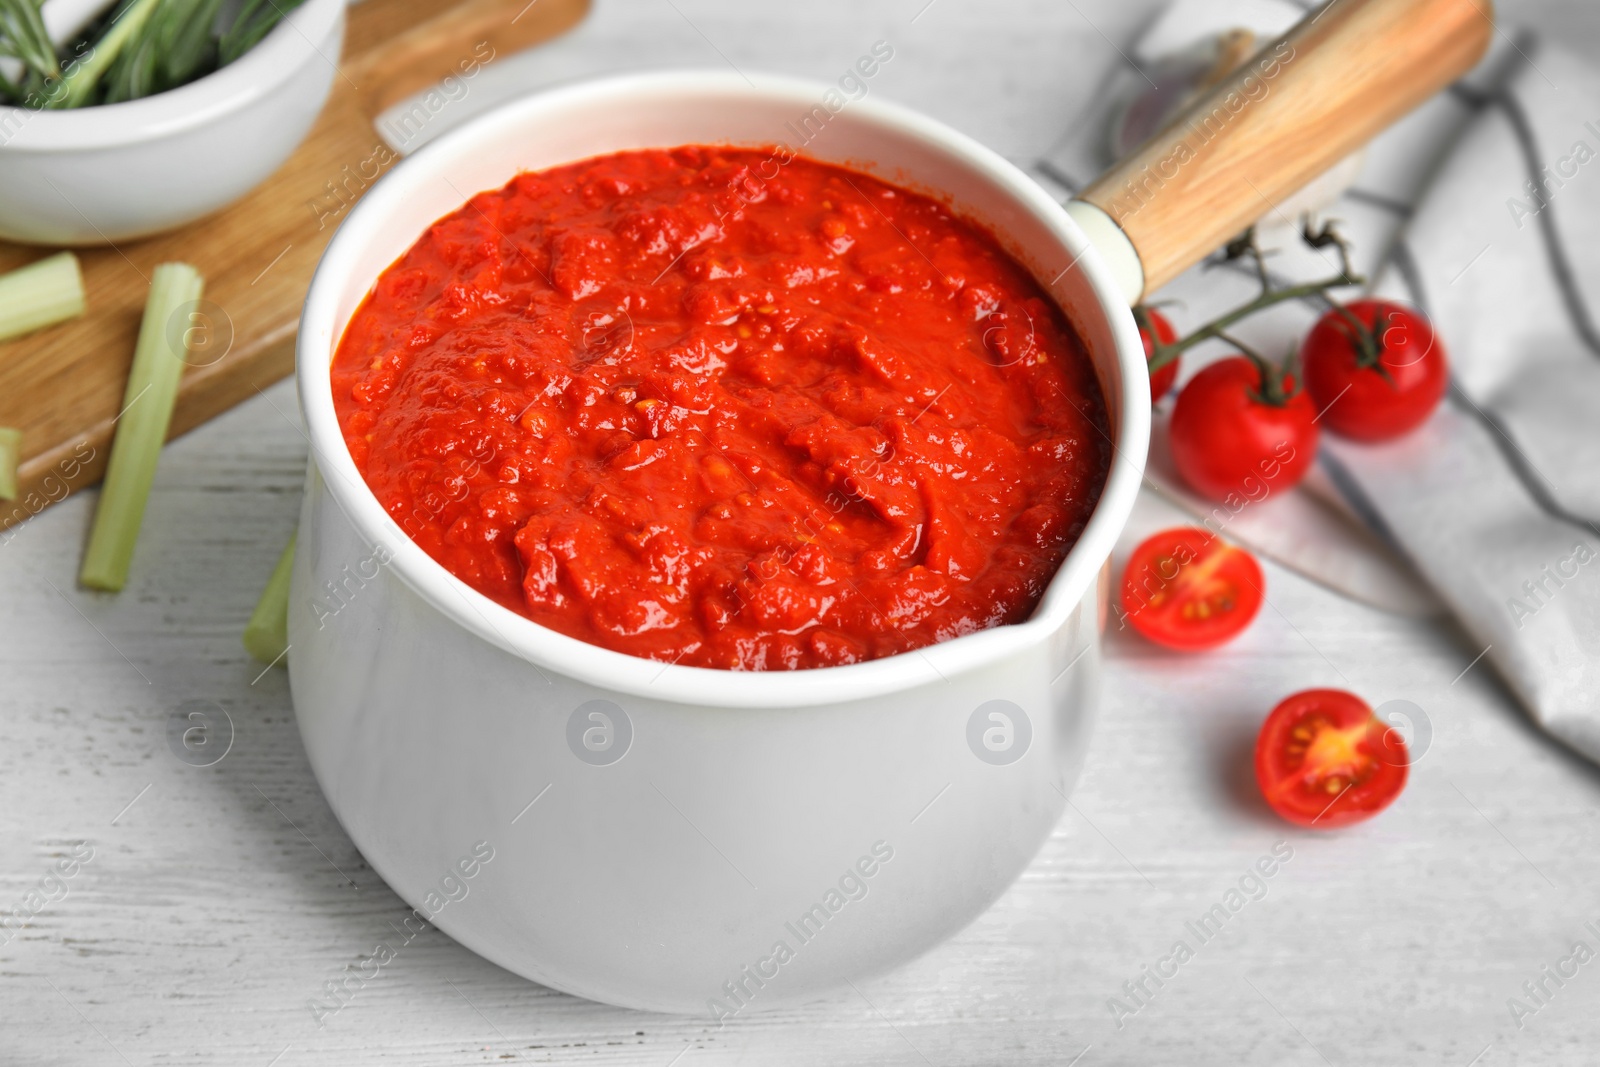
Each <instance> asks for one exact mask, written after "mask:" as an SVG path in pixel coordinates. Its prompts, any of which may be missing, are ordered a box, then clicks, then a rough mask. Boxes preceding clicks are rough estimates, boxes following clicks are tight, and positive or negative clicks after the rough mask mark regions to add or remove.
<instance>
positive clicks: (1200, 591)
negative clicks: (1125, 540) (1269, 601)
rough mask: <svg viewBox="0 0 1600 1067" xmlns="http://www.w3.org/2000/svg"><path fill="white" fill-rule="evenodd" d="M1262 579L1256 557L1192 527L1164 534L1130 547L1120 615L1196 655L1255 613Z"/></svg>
mask: <svg viewBox="0 0 1600 1067" xmlns="http://www.w3.org/2000/svg"><path fill="white" fill-rule="evenodd" d="M1265 588H1266V579H1265V578H1263V577H1262V574H1261V565H1260V564H1258V563H1257V562H1256V560H1255V557H1254V556H1252V555H1251V554H1250V553H1248V552H1246V551H1245V550H1244V549H1242V548H1235V547H1234V546H1233V545H1230V544H1228V543H1227V542H1226V541H1223V540H1221V539H1219V538H1217V537H1213V536H1212V535H1211V534H1210V533H1209V532H1208V531H1206V530H1202V529H1199V528H1198V527H1194V526H1180V527H1178V528H1176V529H1172V530H1163V531H1161V532H1160V533H1158V534H1156V535H1155V536H1153V537H1150V538H1147V539H1146V540H1144V541H1143V542H1141V543H1140V545H1139V547H1138V548H1136V549H1134V550H1133V555H1132V556H1131V557H1130V558H1129V560H1128V567H1127V569H1126V570H1124V571H1123V572H1122V593H1121V600H1122V610H1123V613H1124V614H1125V615H1126V616H1127V619H1128V623H1129V625H1131V626H1132V627H1133V628H1134V629H1135V630H1137V631H1139V633H1141V634H1143V635H1144V636H1145V637H1147V638H1149V639H1150V640H1152V641H1154V642H1155V643H1156V644H1158V645H1165V646H1166V647H1167V648H1176V649H1180V650H1182V651H1184V652H1198V651H1201V650H1202V649H1207V648H1216V647H1217V646H1218V645H1221V644H1224V643H1226V642H1228V641H1231V640H1233V638H1234V637H1236V636H1237V635H1238V634H1239V632H1240V631H1242V630H1243V629H1244V628H1245V627H1246V626H1249V625H1250V620H1252V619H1254V618H1255V617H1256V612H1258V611H1260V610H1261V598H1262V590H1263V589H1265Z"/></svg>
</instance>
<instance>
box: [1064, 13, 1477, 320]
mask: <svg viewBox="0 0 1600 1067" xmlns="http://www.w3.org/2000/svg"><path fill="white" fill-rule="evenodd" d="M1493 18H1494V12H1493V9H1492V7H1491V6H1490V0H1333V2H1332V3H1329V4H1327V5H1325V6H1324V7H1322V8H1321V9H1320V10H1318V11H1317V12H1315V13H1313V14H1311V15H1308V16H1307V17H1306V18H1305V19H1303V20H1302V21H1301V22H1300V23H1299V24H1298V25H1296V26H1295V27H1294V28H1293V29H1291V30H1290V31H1289V32H1288V33H1287V34H1286V35H1284V36H1283V37H1282V38H1280V39H1279V40H1277V41H1274V42H1273V43H1271V44H1269V45H1267V46H1266V47H1265V48H1264V49H1262V50H1261V51H1260V52H1258V53H1256V56H1255V58H1253V59H1250V60H1248V61H1246V62H1245V63H1244V65H1243V66H1241V67H1240V68H1239V69H1238V70H1236V71H1234V73H1233V74H1231V75H1230V76H1229V77H1227V78H1226V79H1224V80H1223V81H1222V82H1221V83H1219V84H1218V85H1217V86H1215V87H1214V88H1213V89H1211V91H1209V92H1208V93H1206V94H1205V95H1204V96H1203V97H1201V98H1200V99H1199V100H1197V101H1196V102H1195V103H1194V104H1193V105H1191V106H1190V107H1188V108H1187V109H1185V110H1184V111H1183V112H1182V113H1181V114H1180V115H1179V116H1178V117H1177V118H1176V119H1174V120H1173V122H1172V123H1171V124H1170V125H1169V126H1167V128H1166V129H1164V130H1162V131H1161V132H1160V133H1158V134H1156V135H1155V136H1154V137H1152V138H1151V139H1150V140H1149V141H1147V142H1146V143H1145V144H1144V145H1143V146H1141V147H1140V148H1139V149H1138V150H1137V151H1135V152H1134V153H1133V154H1132V155H1131V156H1129V157H1128V158H1127V159H1124V160H1122V161H1121V162H1119V163H1118V164H1116V165H1115V166H1114V167H1112V168H1111V169H1110V170H1109V171H1107V172H1106V173H1105V174H1103V175H1102V176H1101V177H1100V178H1098V179H1097V180H1096V181H1095V183H1094V184H1093V185H1091V186H1089V188H1088V189H1086V190H1084V192H1083V193H1082V194H1081V197H1080V199H1082V200H1084V201H1087V202H1088V203H1090V204H1092V205H1094V206H1095V207H1097V208H1099V209H1100V210H1101V211H1104V212H1105V213H1106V214H1107V215H1109V216H1110V217H1111V220H1112V221H1113V222H1115V223H1116V224H1117V225H1118V226H1119V227H1121V229H1122V232H1123V233H1124V234H1125V235H1126V236H1127V238H1128V239H1129V240H1130V241H1131V242H1132V244H1133V248H1134V250H1135V251H1136V252H1137V253H1138V257H1139V261H1140V263H1142V264H1143V267H1144V286H1143V289H1144V292H1145V293H1150V292H1152V291H1153V290H1155V289H1157V288H1159V287H1160V286H1161V285H1163V284H1165V283H1166V282H1168V281H1171V280H1172V279H1173V278H1174V277H1176V276H1177V275H1178V274H1179V273H1181V272H1182V271H1183V270H1184V269H1186V268H1188V267H1190V266H1192V265H1194V264H1195V263H1197V262H1199V261H1200V260H1201V259H1202V258H1204V257H1205V256H1206V255H1208V254H1209V253H1210V252H1212V251H1214V250H1215V249H1217V248H1218V247H1220V246H1221V245H1223V244H1224V243H1226V242H1227V241H1228V240H1230V239H1231V238H1233V237H1234V236H1236V235H1237V234H1239V233H1240V232H1241V231H1243V230H1244V229H1245V228H1246V227H1247V226H1249V225H1250V224H1251V223H1252V222H1254V221H1255V220H1256V219H1258V218H1260V217H1261V216H1262V215H1263V214H1265V213H1266V211H1267V210H1268V209H1269V208H1270V207H1271V206H1272V205H1275V204H1277V203H1278V202H1279V201H1280V200H1282V199H1284V198H1285V197H1287V196H1288V195H1290V194H1291V193H1293V192H1295V191H1296V190H1298V189H1300V188H1301V187H1302V186H1304V185H1305V184H1306V183H1307V182H1309V181H1310V180H1311V179H1312V178H1315V177H1316V176H1317V175H1319V174H1321V173H1322V172H1323V171H1325V170H1327V169H1328V168H1329V167H1331V166H1332V165H1333V164H1335V163H1337V162H1338V161H1339V160H1341V159H1343V158H1344V157H1345V156H1346V155H1348V154H1349V153H1350V152H1352V151H1353V150H1355V149H1356V148H1358V147H1360V146H1361V145H1363V144H1365V143H1366V142H1367V141H1368V140H1369V139H1371V137H1372V136H1373V135H1374V134H1376V133H1378V132H1379V131H1380V130H1382V129H1383V128H1384V127H1386V126H1388V125H1389V124H1390V123H1391V122H1393V121H1394V120H1395V119H1397V118H1399V117H1400V116H1401V115H1403V114H1405V113H1406V112H1407V111H1410V110H1411V109H1412V108H1413V107H1415V106H1416V105H1417V104H1419V103H1421V102H1422V101H1423V100H1425V99H1426V98H1427V97H1429V96H1431V95H1432V94H1433V93H1435V92H1437V91H1438V90H1440V89H1441V88H1443V87H1444V86H1446V85H1448V84H1449V83H1450V82H1451V81H1453V80H1455V79H1456V78H1458V77H1460V76H1461V75H1462V74H1463V73H1465V72H1466V71H1467V70H1469V69H1471V67H1472V66H1473V65H1474V64H1475V63H1476V62H1477V61H1478V59H1479V58H1480V57H1481V56H1482V55H1483V53H1484V50H1485V49H1486V48H1487V47H1488V44H1489V37H1490V34H1491V33H1492V32H1493V30H1494V24H1493V21H1492V20H1493Z"/></svg>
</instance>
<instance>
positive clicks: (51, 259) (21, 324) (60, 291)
mask: <svg viewBox="0 0 1600 1067" xmlns="http://www.w3.org/2000/svg"><path fill="white" fill-rule="evenodd" d="M84 304H85V302H84V295H83V272H82V271H81V270H80V269H79V267H78V257H77V256H75V255H73V254H72V253H71V252H59V253H57V254H56V255H53V256H46V257H45V258H44V259H41V260H38V261H37V262H34V263H30V264H28V265H27V266H26V267H22V268H20V269H19V270H14V271H11V272H10V273H7V274H0V341H4V340H6V339H8V338H11V337H20V336H22V335H23V334H25V333H32V332H33V331H34V330H38V329H42V328H43V327H45V326H51V325H54V324H55V323H58V322H63V321H65V320H67V319H75V318H77V317H78V316H79V315H82V314H83V310H84Z"/></svg>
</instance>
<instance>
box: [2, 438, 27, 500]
mask: <svg viewBox="0 0 1600 1067" xmlns="http://www.w3.org/2000/svg"><path fill="white" fill-rule="evenodd" d="M21 463H22V431H21V430H14V429H12V428H11V427H10V426H0V500H15V499H17V467H18V466H20V465H21Z"/></svg>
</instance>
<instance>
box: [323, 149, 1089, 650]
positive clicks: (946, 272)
mask: <svg viewBox="0 0 1600 1067" xmlns="http://www.w3.org/2000/svg"><path fill="white" fill-rule="evenodd" d="M332 370H333V376H332V377H333V396H334V402H335V405H336V408H337V411H338V416H339V421H340V425H341V427H342V428H343V431H344V436H345V441H346V443H347V445H348V447H349V449H350V453H351V456H352V457H353V458H354V460H355V463H356V466H357V468H358V469H359V470H360V471H361V472H362V475H363V477H364V478H365V479H366V481H367V484H368V485H369V486H370V487H371V489H372V491H373V493H374V494H375V495H376V496H377V499H378V500H379V502H380V503H381V504H382V505H383V507H385V508H386V509H387V510H388V512H389V514H390V515H392V516H393V517H394V519H395V520H396V521H397V522H398V523H399V524H400V525H401V527H402V528H403V529H404V530H405V531H406V532H407V533H408V534H409V535H410V536H411V537H412V538H413V539H414V540H415V541H416V542H417V543H418V544H419V545H420V546H421V547H422V548H423V549H424V550H425V551H426V552H427V553H428V554H429V555H431V556H432V557H433V558H434V559H436V560H437V561H438V562H439V563H441V564H442V565H443V566H444V567H446V568H447V569H448V570H449V571H451V572H452V573H453V574H455V575H456V576H457V577H459V578H460V579H462V580H463V581H464V582H466V583H467V584H469V585H471V586H472V587H473V588H475V589H477V590H479V591H480V592H482V593H484V594H485V595H487V596H489V597H491V598H493V599H494V600H496V601H498V602H499V603H501V604H503V605H505V606H506V607H508V608H511V609H513V610H515V611H518V612H521V613H522V614H523V615H525V616H527V617H529V618H531V619H533V620H535V621H536V622H538V623H540V624H542V625H544V626H547V627H550V628H551V629H554V630H558V631H560V632H562V633H565V634H569V635H571V636H573V637H576V638H580V639H582V640H584V641H588V642H591V643H593V644H597V645H602V646H605V647H607V648H611V649H616V650H618V651H621V652H626V653H631V654H633V655H637V656H643V657H648V658H652V659H657V660H662V661H667V662H675V663H680V664H685V665H692V666H702V667H718V668H730V669H747V670H772V669H795V668H806V667H821V666H830V665H835V664H845V663H853V662H857V661H861V660H868V659H873V658H875V657H880V656H886V655H890V654H893V653H897V652H904V651H908V650H911V649H915V648H920V647H923V646H926V645H929V644H932V643H934V642H937V641H942V640H947V639H949V638H953V637H957V636H959V635H962V634H966V633H970V632H972V631H975V630H979V629H982V628H985V627H990V626H997V625H1001V624H1004V623H1010V622H1017V621H1020V620H1022V619H1024V618H1026V617H1027V616H1028V614H1029V613H1030V612H1031V611H1032V609H1033V607H1034V606H1035V604H1036V603H1037V601H1038V599H1039V597H1040V595H1041V594H1042V592H1043V590H1044V587H1045V585H1046V584H1047V583H1048V581H1049V579H1050V577H1051V575H1052V574H1053V573H1054V571H1055V569H1056V567H1057V565H1058V564H1059V563H1060V562H1061V559H1062V556H1063V555H1064V554H1065V553H1066V551H1067V549H1068V548H1070V547H1071V545H1072V544H1073V542H1074V541H1075V540H1076V539H1077V537H1078V535H1079V533H1080V532H1081V531H1082V529H1083V526H1084V524H1085V522H1086V521H1087V519H1088V517H1089V513H1090V511H1091V510H1092V509H1093V507H1094V504H1095V502H1096V500H1097V499H1098V497H1099V495H1100V491H1101V489H1102V487H1103V485H1104V482H1105V478H1106V471H1107V467H1108V464H1109V456H1110V444H1109V437H1108V434H1107V419H1106V411H1105V403H1104V400H1103V398H1102V395H1101V392H1100V388H1099V385H1098V382H1097V380H1096V378H1095V375H1094V372H1093V369H1092V367H1091V366H1090V364H1089V361H1088V358H1087V356H1086V354H1085V353H1084V351H1083V348H1082V346H1081V344H1080V343H1079V341H1078V339H1077V338H1076V337H1075V335H1074V334H1073V332H1072V330H1071V328H1070V327H1069V326H1068V324H1067V323H1066V322H1065V320H1064V319H1063V317H1062V315H1061V313H1060V311H1059V310H1058V309H1057V308H1055V307H1054V305H1052V304H1051V303H1050V301H1049V300H1048V299H1047V298H1046V297H1045V295H1044V293H1043V292H1042V290H1041V289H1040V288H1039V286H1038V285H1037V284H1036V283H1035V282H1034V281H1033V279H1032V278H1031V277H1030V276H1029V275H1028V274H1027V272H1026V271H1025V270H1024V269H1023V268H1022V267H1020V266H1019V265H1018V264H1017V263H1016V262H1015V261H1014V260H1012V259H1011V258H1010V257H1009V256H1008V255H1007V254H1006V253H1005V252H1004V251H1002V249H1001V248H1000V246H999V245H998V244H997V243H996V241H995V240H994V238H993V237H992V236H991V235H989V234H988V233H987V232H985V231H984V230H983V229H981V228H980V227H977V226H975V225H972V224H970V223H968V222H965V221H963V220H961V219H959V218H956V217H955V216H953V215H952V214H951V212H950V211H949V210H948V209H947V208H946V207H945V206H944V205H942V204H940V203H938V202H936V201H934V200H932V199H929V198H927V197H924V196H921V195H918V194H915V193H912V192H909V191H906V190H904V189H900V188H898V187H896V186H893V185H889V184H886V183H884V182H882V181H879V180H876V179H874V178H871V177H868V176H866V175H864V174H861V173H857V172H855V171H851V170H846V169H843V168H840V167H836V166H831V165H827V164H822V163H818V162H814V161H810V160H807V159H805V158H790V157H788V156H787V153H786V150H782V149H779V150H768V151H759V150H742V149H731V148H716V147H696V146H691V147H685V148H679V149H675V150H670V151H668V150H661V151H638V152H624V153H620V154H617V155H612V156H606V157H602V158H597V159H591V160H587V161H584V162H580V163H574V164H570V165H567V166H562V167H558V168H555V169H552V170H548V171H543V172H539V173H529V174H523V175H520V176H519V177H517V178H516V179H515V180H513V181H512V182H511V183H510V184H508V185H507V186H505V187H504V188H503V189H500V190H498V191H495V192H486V193H481V194H479V195H477V196H475V197H473V198H472V200H471V201H470V202H469V203H468V204H467V205H466V206H464V207H463V208H461V209H460V210H459V211H457V212H455V213H454V214H451V215H448V216H446V217H445V218H443V219H440V220H439V221H438V222H437V223H435V224H434V225H433V226H432V227H431V228H430V229H429V230H428V231H427V233H426V234H424V235H423V237H422V238H421V240H419V241H418V242H417V243H416V245H415V246H413V247H412V248H411V250H410V251H408V252H407V253H406V254H405V255H404V256H403V257H401V258H400V259H399V260H398V261H397V262H395V263H394V264H393V265H392V266H390V267H389V268H388V269H387V270H386V271H385V272H384V273H383V275H382V276H381V277H380V278H379V280H378V282H377V284H376V286H375V287H374V289H373V291H372V293H371V294H370V295H369V296H368V298H367V299H366V301H365V302H364V303H363V304H362V305H361V307H360V308H359V309H358V310H357V312H356V314H355V316H354V317H353V318H352V320H351V322H350V325H349V327H348V328H347V329H346V331H345V334H344V337H343V338H342V340H341V342H340V345H339V348H338V352H337V353H336V355H335V358H334V362H333V368H332Z"/></svg>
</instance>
